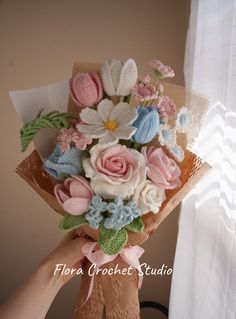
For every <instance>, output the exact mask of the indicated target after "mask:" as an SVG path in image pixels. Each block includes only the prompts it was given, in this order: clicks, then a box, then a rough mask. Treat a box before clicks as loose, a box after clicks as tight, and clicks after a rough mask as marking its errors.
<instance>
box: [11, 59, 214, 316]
mask: <svg viewBox="0 0 236 319" xmlns="http://www.w3.org/2000/svg"><path fill="white" fill-rule="evenodd" d="M149 64H150V66H151V68H152V70H153V73H154V76H149V75H148V74H147V75H145V76H141V77H139V76H138V72H137V66H136V63H135V61H134V60H132V59H128V60H127V61H125V62H122V61H118V60H109V61H106V62H105V63H104V64H103V65H102V66H100V65H96V64H75V65H74V70H73V76H72V78H71V79H70V81H69V83H66V82H65V83H64V84H63V85H64V86H63V89H62V91H63V90H64V91H63V94H64V95H63V94H62V93H61V95H60V97H59V98H58V99H59V100H60V99H63V98H64V97H65V95H66V94H67V93H66V92H69V93H70V99H69V104H68V107H67V106H66V108H67V109H66V108H65V105H64V106H62V105H61V104H60V101H59V104H58V105H57V104H56V103H55V101H54V103H53V102H52V101H50V103H51V104H50V105H51V107H48V104H47V103H46V106H45V105H43V102H42V100H43V99H41V100H40V102H39V103H38V104H37V103H36V104H37V107H35V109H32V108H31V109H30V111H27V110H26V111H25V112H24V113H25V114H26V117H27V116H28V115H29V113H30V117H29V116H28V121H25V118H23V120H24V121H25V122H26V123H25V124H24V126H23V127H22V129H21V132H20V138H21V146H22V151H25V150H26V149H27V147H28V145H29V144H30V142H31V141H33V140H34V142H35V145H36V148H37V150H38V151H36V150H35V151H34V152H33V153H31V155H29V156H28V157H27V158H26V159H25V160H24V161H23V162H22V163H21V164H20V165H19V166H18V168H17V172H18V173H19V174H20V175H21V176H22V177H23V178H24V179H25V180H26V181H27V182H28V183H29V184H30V185H31V186H32V187H33V188H34V189H35V190H36V191H37V192H38V193H39V194H40V195H41V196H42V197H43V199H44V200H46V201H47V202H48V203H49V205H51V207H53V208H54V209H55V210H56V211H57V212H59V213H61V214H63V217H62V219H61V220H60V223H59V228H60V230H61V231H63V232H68V231H72V230H74V231H75V233H76V234H77V236H86V237H87V238H90V239H91V243H89V244H86V245H85V247H84V248H83V251H84V254H85V256H86V257H87V259H86V262H85V263H84V265H83V267H84V270H85V274H84V276H83V279H82V288H81V290H80V295H79V299H78V306H77V309H76V311H75V315H74V316H75V318H86V319H88V318H93V319H94V318H101V317H102V314H103V312H104V311H105V313H106V317H107V318H113V319H114V318H123V319H124V318H127V319H132V318H138V317H139V302H138V292H137V291H138V289H137V284H138V282H139V283H140V280H141V277H140V278H139V280H138V276H137V273H138V272H137V269H138V267H139V257H140V256H141V255H142V253H143V249H142V248H140V247H139V246H137V245H140V244H142V243H143V242H144V241H145V240H147V239H148V237H149V236H150V234H151V233H153V231H154V230H155V229H156V228H157V226H158V225H159V224H160V222H161V221H162V220H163V219H164V218H165V217H166V216H167V215H168V214H169V213H170V212H171V211H172V210H173V209H174V207H175V206H176V205H177V204H178V203H180V201H181V200H182V199H183V197H184V196H185V194H186V193H187V192H188V191H189V190H190V189H191V188H192V187H193V185H194V184H195V183H196V182H197V181H198V180H199V178H200V177H201V175H202V174H204V173H205V172H206V171H207V169H208V168H209V166H208V165H207V164H206V163H202V161H201V160H200V159H199V158H198V157H197V156H195V155H194V154H193V153H191V152H190V151H189V150H187V145H190V144H191V142H192V140H193V138H194V136H195V135H196V128H197V127H198V126H199V123H200V118H201V115H202V110H203V104H205V101H204V103H203V101H202V100H201V98H199V97H196V96H194V95H193V94H192V93H190V92H187V91H186V90H184V89H183V88H181V87H177V86H173V85H168V84H162V83H161V80H162V79H164V78H168V77H173V76H174V71H173V70H172V69H171V68H170V67H169V66H166V65H163V64H162V63H161V62H160V61H158V60H151V61H150V63H149ZM151 78H153V79H154V80H151ZM58 85H59V84H58ZM60 85H61V84H60ZM47 92H49V91H47ZM15 93H16V92H15ZM19 94H20V93H19V92H18V96H16V95H14V92H12V94H11V97H12V99H13V102H14V103H15V105H16V108H17V101H19ZM39 94H40V93H39V91H36V92H31V95H30V99H29V94H28V95H27V96H28V99H27V103H28V104H29V103H32V99H33V98H32V96H35V97H36V100H37V101H38V97H39ZM21 97H22V96H21ZM17 99H18V100H17ZM173 99H174V100H173ZM29 100H30V101H31V102H29ZM49 100H50V94H49ZM51 100H52V99H51ZM186 102H188V104H186ZM27 103H26V104H27ZM44 103H45V100H44ZM32 105H33V103H32ZM39 105H41V107H42V108H44V109H42V110H40V111H39V112H38V114H36V109H39ZM184 105H188V106H184ZM47 109H48V110H49V112H47ZM28 110H29V109H28ZM19 113H20V112H19V103H18V114H19ZM33 113H34V116H33ZM29 119H30V120H29ZM91 263H94V264H95V265H96V268H99V267H106V268H112V267H115V265H117V264H118V265H119V267H120V268H121V269H122V268H125V267H127V265H128V266H129V265H130V266H132V268H133V271H132V275H131V276H130V275H129V276H128V275H126V276H124V275H121V274H114V275H111V276H109V275H108V274H107V275H101V274H97V275H95V276H94V277H93V278H89V276H88V275H87V274H86V270H87V269H88V267H89V265H91ZM91 281H92V283H91ZM91 285H92V287H91ZM88 287H89V288H88ZM88 289H89V291H88ZM88 297H89V298H88ZM85 301H86V302H85ZM78 309H79V310H78ZM77 310H78V311H77Z"/></svg>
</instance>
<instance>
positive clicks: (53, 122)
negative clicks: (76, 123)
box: [20, 110, 75, 152]
mask: <svg viewBox="0 0 236 319" xmlns="http://www.w3.org/2000/svg"><path fill="white" fill-rule="evenodd" d="M42 112H43V110H41V111H40V112H39V113H38V115H37V116H36V118H35V119H34V120H32V121H31V122H28V123H26V124H24V126H23V127H22V128H21V130H20V141H21V151H22V152H24V151H25V150H26V149H27V147H28V146H29V144H30V143H31V142H32V140H33V139H34V137H35V135H36V134H37V133H38V131H39V130H40V129H42V128H58V129H60V128H63V127H66V128H68V127H69V126H70V124H69V120H71V119H73V118H75V116H74V115H72V114H70V113H60V112H58V111H52V112H49V113H48V114H46V115H42Z"/></svg>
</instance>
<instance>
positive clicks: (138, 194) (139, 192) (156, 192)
mask: <svg viewBox="0 0 236 319" xmlns="http://www.w3.org/2000/svg"><path fill="white" fill-rule="evenodd" d="M165 199H166V195H165V190H164V189H163V188H160V187H158V186H156V185H155V184H153V183H152V182H151V181H149V180H147V181H146V183H145V185H144V186H143V187H142V188H138V189H136V191H135V194H134V197H133V201H134V202H135V203H136V204H137V206H138V209H139V210H140V211H141V214H142V215H144V214H147V213H149V212H152V213H154V214H156V213H158V212H159V209H160V207H161V204H162V203H163V201H164V200H165Z"/></svg>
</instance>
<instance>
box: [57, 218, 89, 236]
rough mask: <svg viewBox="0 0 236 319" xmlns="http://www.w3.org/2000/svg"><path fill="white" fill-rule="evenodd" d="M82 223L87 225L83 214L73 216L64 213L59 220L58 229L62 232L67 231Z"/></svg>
mask: <svg viewBox="0 0 236 319" xmlns="http://www.w3.org/2000/svg"><path fill="white" fill-rule="evenodd" d="M84 225H88V222H87V220H86V219H85V215H79V216H74V215H70V214H66V215H64V216H63V218H62V219H61V220H60V222H59V229H60V230H61V231H63V232H69V231H71V230H73V229H75V228H78V227H80V226H84Z"/></svg>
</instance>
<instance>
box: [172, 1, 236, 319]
mask: <svg viewBox="0 0 236 319" xmlns="http://www.w3.org/2000/svg"><path fill="white" fill-rule="evenodd" d="M185 81H186V86H187V87H189V88H191V89H193V90H194V91H197V92H200V93H202V94H204V95H206V96H208V98H209V99H210V101H211V106H210V108H209V110H208V113H207V115H206V118H205V121H204V123H203V127H202V128H201V130H200V134H199V138H198V140H197V143H196V145H195V151H196V152H197V153H198V154H199V155H200V156H201V157H203V158H204V159H205V160H206V161H208V162H209V163H210V164H211V165H212V166H213V169H212V170H211V171H210V173H209V174H208V175H207V176H205V177H204V178H203V179H202V180H201V181H200V182H199V183H198V185H197V186H196V187H195V188H194V189H193V190H192V191H191V193H190V194H189V195H188V196H187V198H186V199H185V200H184V202H183V205H182V208H181V216H180V221H179V235H178V242H177V249H176V256H175V263H174V273H173V279H172V287H171V299H170V316H169V318H170V319H200V318H201V319H235V318H236V113H235V112H236V1H235V0H192V3H191V15H190V22H189V31H188V37H187V45H186V52H185Z"/></svg>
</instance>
